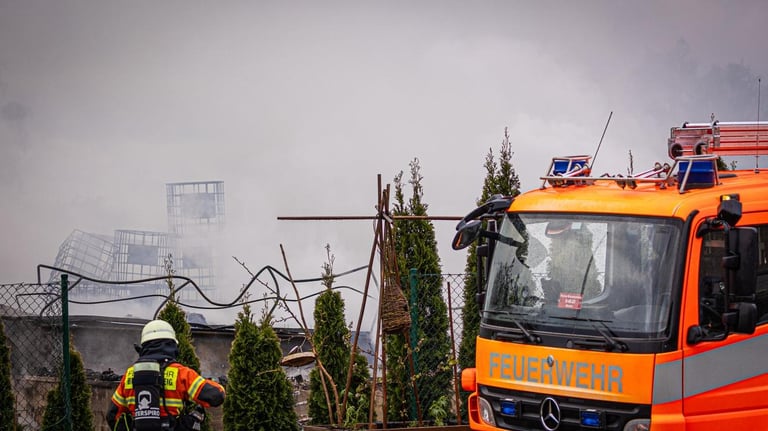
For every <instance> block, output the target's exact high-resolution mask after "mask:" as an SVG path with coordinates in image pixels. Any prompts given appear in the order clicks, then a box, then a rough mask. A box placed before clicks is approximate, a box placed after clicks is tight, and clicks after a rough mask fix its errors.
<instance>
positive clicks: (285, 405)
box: [224, 304, 299, 431]
mask: <svg viewBox="0 0 768 431" xmlns="http://www.w3.org/2000/svg"><path fill="white" fill-rule="evenodd" d="M281 358H282V350H281V349H280V340H279V339H278V338H277V335H276V334H275V331H274V330H273V329H272V326H271V323H270V316H269V315H265V316H264V317H263V318H262V321H261V323H260V324H258V325H257V324H256V323H254V322H253V316H252V315H251V309H250V306H248V304H245V305H244V306H243V310H242V311H241V312H240V313H238V318H237V321H235V339H234V341H233V342H232V349H231V350H230V352H229V372H228V373H227V380H228V384H227V397H226V398H225V399H224V430H225V431H267V430H270V431H272V430H274V431H298V430H299V422H298V418H297V416H296V411H295V410H294V409H293V404H294V401H293V389H292V387H291V383H290V382H289V381H288V378H287V376H286V375H285V372H284V371H283V369H282V367H281V366H280V359H281Z"/></svg>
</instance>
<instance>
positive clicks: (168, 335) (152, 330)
mask: <svg viewBox="0 0 768 431" xmlns="http://www.w3.org/2000/svg"><path fill="white" fill-rule="evenodd" d="M152 340H173V342H174V343H176V344H179V340H177V339H176V331H174V330H173V327H172V326H171V325H170V323H168V322H166V321H165V320H153V321H151V322H149V323H147V324H146V325H144V329H142V330H141V344H142V345H143V344H144V343H146V342H147V341H152Z"/></svg>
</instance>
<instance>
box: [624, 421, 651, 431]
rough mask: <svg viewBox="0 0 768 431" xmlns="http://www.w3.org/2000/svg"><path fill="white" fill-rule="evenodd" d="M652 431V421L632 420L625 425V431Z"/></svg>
mask: <svg viewBox="0 0 768 431" xmlns="http://www.w3.org/2000/svg"><path fill="white" fill-rule="evenodd" d="M649 429H651V420H650V419H632V420H631V421H629V422H627V424H626V425H624V431H648V430H649Z"/></svg>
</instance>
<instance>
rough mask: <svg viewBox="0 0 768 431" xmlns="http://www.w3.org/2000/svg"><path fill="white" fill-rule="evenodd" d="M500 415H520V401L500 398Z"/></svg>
mask: <svg viewBox="0 0 768 431" xmlns="http://www.w3.org/2000/svg"><path fill="white" fill-rule="evenodd" d="M499 406H500V407H501V414H502V416H508V417H515V418H516V417H518V416H520V401H515V400H502V401H501V402H500V403H499Z"/></svg>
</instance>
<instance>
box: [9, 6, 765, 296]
mask: <svg viewBox="0 0 768 431" xmlns="http://www.w3.org/2000/svg"><path fill="white" fill-rule="evenodd" d="M766 16H768V3H765V2H763V1H730V2H726V1H676V2H668V1H650V2H645V1H643V2H641V1H637V2H630V1H616V2H614V1H581V2H565V1H563V2H560V1H528V2H522V1H496V2H492V1H476V2H464V1H416V2H414V1H407V2H406V1H380V2H369V1H348V2H315V1H306V2H283V1H276V2H265V1H251V2H245V1H238V2H235V1H229V2H215V3H214V2H189V1H162V2H156V1H130V2H128V1H122V2H119V1H71V0H67V1H34V0H33V1H26V0H25V1H12V0H0V201H2V212H0V238H2V239H3V246H2V247H0V282H3V283H7V282H18V281H32V280H33V279H34V277H35V267H36V265H37V264H39V263H48V264H52V263H53V261H54V259H55V256H56V253H57V250H58V247H59V245H60V244H61V242H62V241H64V240H65V239H66V237H67V236H68V235H69V233H70V232H71V231H72V230H73V229H81V230H84V231H87V232H94V233H104V234H108V235H109V234H111V232H112V231H113V230H114V229H139V230H156V231H165V230H167V218H166V213H165V187H164V185H165V183H168V182H180V181H207V180H222V181H224V184H225V194H226V211H227V219H228V233H229V235H228V238H227V241H225V244H223V245H222V247H221V249H220V254H221V255H222V256H223V259H222V260H223V263H222V266H221V267H220V269H219V272H220V274H221V278H222V280H226V283H227V289H229V290H231V291H235V290H236V288H237V287H239V285H240V283H243V282H245V281H246V279H247V274H246V273H245V272H244V271H243V269H242V268H240V267H239V265H237V263H235V262H234V260H232V259H231V258H230V256H233V255H234V256H237V257H238V258H240V259H242V260H244V261H246V262H247V263H248V265H249V267H251V269H253V270H255V269H258V268H260V267H261V266H264V265H273V266H275V267H277V268H280V269H282V268H283V265H282V257H281V255H280V250H279V244H281V243H282V244H283V245H284V246H285V248H286V252H287V255H288V260H289V263H290V264H291V267H292V268H291V269H292V272H293V273H294V276H295V277H299V278H305V277H315V276H318V275H319V274H320V271H321V264H322V263H323V261H324V259H325V250H324V248H323V247H324V245H325V244H326V243H330V244H331V247H332V251H333V252H334V254H335V255H336V268H337V269H338V270H346V269H349V268H352V267H356V266H360V265H364V264H366V263H367V261H368V256H369V253H370V247H371V241H372V235H373V233H372V226H371V224H370V223H366V222H289V221H277V217H278V216H287V215H360V214H372V213H373V206H374V204H375V200H376V175H377V174H381V175H382V178H383V181H384V182H385V183H391V182H392V179H393V177H394V176H395V174H396V173H397V172H399V171H400V170H405V171H406V172H407V170H408V163H409V162H410V160H412V159H413V158H414V157H418V158H419V159H420V162H421V166H422V174H423V176H424V182H423V186H424V193H425V196H424V199H425V201H426V202H427V203H428V204H429V211H430V213H431V214H433V215H463V214H464V213H466V212H467V211H469V210H470V209H471V208H472V206H473V205H474V202H475V199H476V198H477V196H478V195H479V194H480V188H481V185H482V180H483V176H484V171H483V167H482V165H483V161H484V157H485V154H486V153H487V152H488V149H489V148H493V149H494V152H497V151H498V148H499V143H500V141H501V138H502V136H503V131H504V127H509V129H510V134H511V138H512V149H513V151H514V153H515V154H514V156H513V164H514V167H515V168H516V170H517V173H518V175H519V177H520V179H521V182H522V185H523V189H530V188H534V187H538V185H539V184H540V180H539V179H538V178H539V176H541V175H543V174H544V170H545V169H546V168H547V166H548V163H549V161H550V158H551V157H552V156H561V155H568V154H582V153H587V154H591V153H593V152H594V150H595V148H596V146H597V142H598V140H599V138H600V134H601V133H602V129H603V127H604V125H605V121H606V119H607V118H608V113H609V112H610V111H613V112H614V115H613V119H612V121H611V125H610V127H609V129H608V132H607V134H606V138H605V141H604V143H603V147H602V149H601V151H600V154H599V155H598V157H597V163H596V166H595V169H596V170H597V171H598V172H599V173H602V172H610V173H625V172H626V169H627V166H628V151H629V150H631V151H632V153H633V155H634V166H635V170H637V171H639V170H644V169H646V168H647V167H650V166H651V164H652V163H653V162H655V161H657V160H658V161H665V160H666V159H667V155H666V138H667V136H668V133H669V128H670V127H672V126H675V125H678V124H680V123H682V122H683V121H686V120H687V121H707V120H708V119H709V116H710V114H711V113H713V112H714V113H715V114H716V115H717V117H718V118H719V119H720V120H723V121H737V120H754V119H755V116H756V113H757V77H759V76H765V72H766V70H767V69H768V56H767V55H766V52H765V48H764V42H765V41H766V40H768V26H765V25H764V20H765V17H766ZM763 84H764V85H763V93H764V94H763V95H764V96H765V93H766V91H765V90H766V88H768V85H765V84H766V83H763ZM763 99H764V100H765V99H766V98H765V97H764V98H763ZM766 105H768V103H763V109H762V113H761V118H765V119H768V115H766V114H768V109H766ZM435 225H436V229H437V234H438V237H437V240H438V244H439V246H440V253H441V259H442V263H443V271H444V272H451V273H456V272H461V271H463V267H464V261H465V255H464V253H457V252H453V251H451V250H450V247H449V246H448V244H449V243H450V240H451V237H452V235H453V226H454V224H453V223H451V222H436V223H435ZM224 296H226V297H229V295H228V294H226V295H224Z"/></svg>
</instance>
